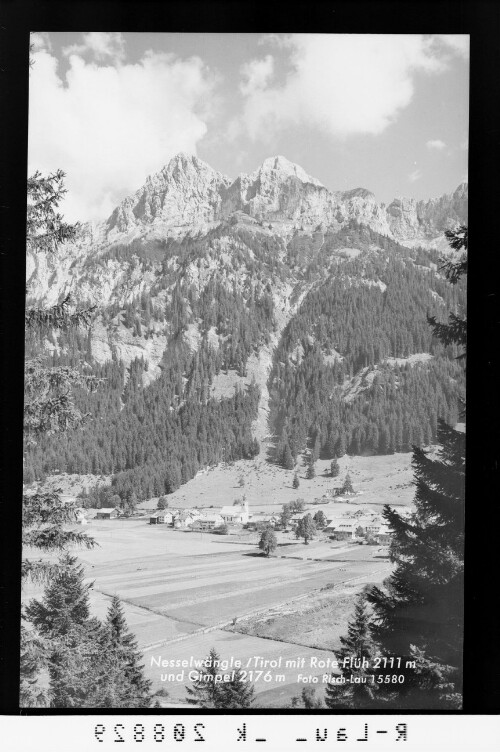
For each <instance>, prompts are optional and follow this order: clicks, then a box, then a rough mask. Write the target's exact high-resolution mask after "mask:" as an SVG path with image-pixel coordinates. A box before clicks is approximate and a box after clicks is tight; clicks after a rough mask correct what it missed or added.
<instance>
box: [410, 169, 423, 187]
mask: <svg viewBox="0 0 500 752" xmlns="http://www.w3.org/2000/svg"><path fill="white" fill-rule="evenodd" d="M421 177H422V170H419V169H418V167H417V169H416V170H413V172H410V174H409V175H408V180H409V181H410V183H414V182H415V181H416V180H420V178H421Z"/></svg>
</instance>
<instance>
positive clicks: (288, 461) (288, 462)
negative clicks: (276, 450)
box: [281, 443, 295, 470]
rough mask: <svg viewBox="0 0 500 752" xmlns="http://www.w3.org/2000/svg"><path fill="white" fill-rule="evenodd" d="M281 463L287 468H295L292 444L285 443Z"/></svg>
mask: <svg viewBox="0 0 500 752" xmlns="http://www.w3.org/2000/svg"><path fill="white" fill-rule="evenodd" d="M281 464H282V465H283V467H284V468H285V470H293V468H294V465H295V462H294V460H293V455H292V450H291V449H290V445H289V444H288V443H287V444H285V447H284V449H283V453H282V455H281Z"/></svg>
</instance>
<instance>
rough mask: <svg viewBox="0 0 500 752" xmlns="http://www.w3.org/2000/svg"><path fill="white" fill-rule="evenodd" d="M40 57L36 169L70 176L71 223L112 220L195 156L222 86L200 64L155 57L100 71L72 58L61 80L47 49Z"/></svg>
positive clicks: (34, 87) (34, 109)
mask: <svg viewBox="0 0 500 752" xmlns="http://www.w3.org/2000/svg"><path fill="white" fill-rule="evenodd" d="M93 40H94V42H95V38H93ZM115 42H116V39H115ZM102 49H104V48H102ZM102 49H101V53H100V54H105V53H104V52H103V51H102ZM115 51H116V47H115ZM33 57H34V59H35V65H34V66H33V68H32V71H31V75H30V118H29V126H30V127H29V169H30V172H32V171H34V170H35V169H39V170H41V171H42V172H44V173H47V172H52V171H54V170H55V169H58V168H61V169H63V170H64V171H65V172H66V174H67V179H66V186H67V188H68V193H67V196H66V198H65V199H64V202H63V203H62V204H61V207H60V208H61V211H62V212H63V213H64V215H65V217H66V218H67V219H68V220H69V221H75V220H87V219H100V218H103V217H106V216H108V215H109V214H110V213H111V211H112V210H113V208H114V207H115V206H116V204H117V203H118V202H119V201H120V200H121V199H122V198H123V197H124V196H125V195H127V194H129V193H131V192H133V191H135V190H136V189H137V188H139V187H140V185H141V184H142V183H143V182H144V179H145V178H146V176H147V175H148V174H150V173H152V172H157V171H158V170H159V169H161V167H162V166H163V165H164V164H165V163H166V162H168V160H169V159H170V158H171V157H172V156H173V155H174V154H176V153H177V152H179V151H186V152H191V153H196V147H197V143H198V142H199V141H200V139H202V138H203V137H204V135H205V133H206V131H207V121H208V120H209V118H210V116H211V94H212V92H213V88H214V85H215V78H214V77H213V76H212V75H211V74H210V72H209V71H208V70H207V69H206V68H205V66H204V64H203V62H202V61H201V60H200V59H199V58H189V59H187V60H182V59H179V58H177V57H175V56H174V55H168V54H155V53H153V52H148V53H146V54H145V55H144V57H143V58H142V59H141V60H140V61H139V62H137V63H135V64H127V63H123V64H118V65H109V64H108V65H99V64H97V63H96V62H90V61H88V62H86V61H85V60H84V59H83V58H82V57H81V56H80V55H79V54H76V53H75V52H74V51H73V52H72V53H71V54H70V57H69V61H68V63H69V68H68V70H67V73H66V74H65V76H64V78H63V79H62V78H61V76H60V74H59V71H58V62H57V59H56V58H55V57H54V56H53V55H51V54H50V52H49V51H48V50H47V49H40V50H39V51H38V52H36V53H35V54H34V55H33Z"/></svg>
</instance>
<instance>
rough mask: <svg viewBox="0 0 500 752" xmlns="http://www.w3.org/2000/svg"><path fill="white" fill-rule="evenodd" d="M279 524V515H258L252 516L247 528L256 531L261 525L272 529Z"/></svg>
mask: <svg viewBox="0 0 500 752" xmlns="http://www.w3.org/2000/svg"><path fill="white" fill-rule="evenodd" d="M277 522H279V515H276V514H264V513H257V514H252V516H251V517H250V519H249V520H248V522H247V524H246V527H247V528H248V529H249V530H256V529H257V527H258V526H259V525H270V526H271V527H274V526H275V525H276V523H277Z"/></svg>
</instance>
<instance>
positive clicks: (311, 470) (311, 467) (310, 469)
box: [306, 455, 316, 480]
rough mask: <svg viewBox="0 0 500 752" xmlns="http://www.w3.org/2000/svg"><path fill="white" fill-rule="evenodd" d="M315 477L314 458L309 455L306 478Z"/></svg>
mask: <svg viewBox="0 0 500 752" xmlns="http://www.w3.org/2000/svg"><path fill="white" fill-rule="evenodd" d="M315 477H316V469H315V467H314V459H313V457H312V455H311V457H310V458H309V461H308V463H307V472H306V478H307V479H308V480H312V479H313V478H315Z"/></svg>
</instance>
